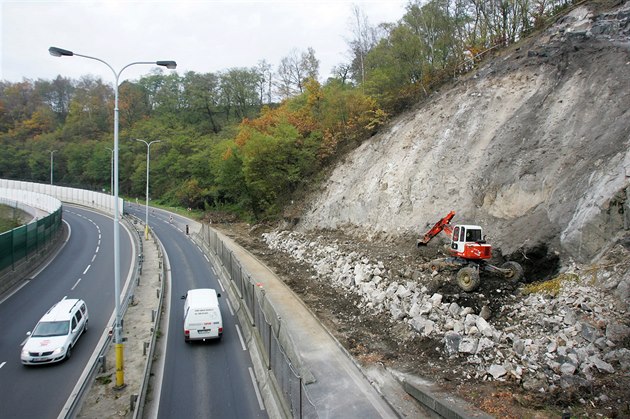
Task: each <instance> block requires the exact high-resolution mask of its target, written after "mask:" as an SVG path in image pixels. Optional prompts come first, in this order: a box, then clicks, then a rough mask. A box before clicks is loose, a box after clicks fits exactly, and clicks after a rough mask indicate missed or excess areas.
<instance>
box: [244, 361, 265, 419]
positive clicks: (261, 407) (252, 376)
mask: <svg viewBox="0 0 630 419" xmlns="http://www.w3.org/2000/svg"><path fill="white" fill-rule="evenodd" d="M247 369H248V370H249V376H250V377H251V378H252V384H253V385H254V391H255V392H256V398H257V399H258V406H259V407H260V410H265V405H264V404H263V401H262V396H261V395H260V390H258V385H256V376H255V375H254V370H253V369H252V367H248V368H247Z"/></svg>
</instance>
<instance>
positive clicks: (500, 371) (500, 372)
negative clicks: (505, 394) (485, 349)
mask: <svg viewBox="0 0 630 419" xmlns="http://www.w3.org/2000/svg"><path fill="white" fill-rule="evenodd" d="M488 374H490V375H492V377H493V378H494V379H495V380H496V379H497V378H500V377H503V376H504V375H505V374H507V370H506V369H505V367H504V366H503V365H497V364H492V365H490V368H488Z"/></svg>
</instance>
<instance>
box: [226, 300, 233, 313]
mask: <svg viewBox="0 0 630 419" xmlns="http://www.w3.org/2000/svg"><path fill="white" fill-rule="evenodd" d="M225 301H226V302H227V306H228V309H229V310H230V314H231V315H232V316H234V310H232V304H230V300H228V299H227V298H226V299H225Z"/></svg>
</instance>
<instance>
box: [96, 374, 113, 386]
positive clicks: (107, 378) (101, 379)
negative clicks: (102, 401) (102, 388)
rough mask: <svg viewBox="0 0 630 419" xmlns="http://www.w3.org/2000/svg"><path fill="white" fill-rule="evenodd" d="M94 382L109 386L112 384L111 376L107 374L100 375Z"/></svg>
mask: <svg viewBox="0 0 630 419" xmlns="http://www.w3.org/2000/svg"><path fill="white" fill-rule="evenodd" d="M96 382H97V383H99V384H103V385H105V384H109V383H111V382H112V375H111V374H108V375H101V376H100V377H96Z"/></svg>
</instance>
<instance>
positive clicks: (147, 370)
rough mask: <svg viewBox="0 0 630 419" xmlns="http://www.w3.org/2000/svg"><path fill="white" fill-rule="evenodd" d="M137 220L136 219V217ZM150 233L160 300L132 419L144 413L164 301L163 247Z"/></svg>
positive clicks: (164, 271)
mask: <svg viewBox="0 0 630 419" xmlns="http://www.w3.org/2000/svg"><path fill="white" fill-rule="evenodd" d="M136 218H137V217H136ZM149 232H150V233H151V237H153V241H154V243H156V244H157V246H158V258H159V260H161V261H162V263H161V265H160V267H161V269H162V270H161V272H160V278H161V280H160V300H159V302H158V308H157V313H156V315H155V318H154V319H153V320H154V321H153V334H152V335H151V343H150V344H149V352H148V354H147V362H146V364H145V367H144V377H143V379H142V384H141V387H140V394H139V398H138V400H137V403H136V405H135V409H134V412H133V418H134V419H138V418H141V417H142V415H143V413H144V404H145V402H146V397H147V391H148V388H149V379H150V378H151V369H152V367H153V354H154V353H155V344H156V341H157V336H158V326H159V324H160V320H161V317H162V303H163V301H164V282H165V281H166V279H165V278H166V276H165V275H166V266H165V263H164V258H163V257H162V255H163V254H164V246H162V242H161V241H160V240H159V239H158V238H157V236H156V235H155V234H154V233H153V230H152V229H149Z"/></svg>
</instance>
